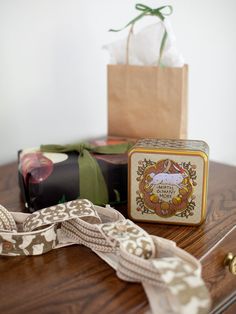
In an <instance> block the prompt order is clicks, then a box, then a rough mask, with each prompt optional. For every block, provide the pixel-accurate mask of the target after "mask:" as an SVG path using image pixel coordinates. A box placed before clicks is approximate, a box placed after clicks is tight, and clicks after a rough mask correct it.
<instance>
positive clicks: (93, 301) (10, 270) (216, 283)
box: [0, 163, 236, 314]
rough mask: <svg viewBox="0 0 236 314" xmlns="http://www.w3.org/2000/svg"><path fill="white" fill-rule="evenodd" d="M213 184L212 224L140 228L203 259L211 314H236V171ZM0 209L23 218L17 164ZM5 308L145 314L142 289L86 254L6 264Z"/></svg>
mask: <svg viewBox="0 0 236 314" xmlns="http://www.w3.org/2000/svg"><path fill="white" fill-rule="evenodd" d="M209 180H210V181H209V193H208V214H207V220H206V222H205V223H204V224H203V225H201V226H200V227H183V226H170V225H159V224H144V223H143V224H140V225H141V227H143V228H144V229H145V230H147V231H148V232H149V233H151V234H155V235H158V236H162V237H166V238H168V239H172V240H174V241H176V242H177V244H178V245H179V246H180V247H181V248H183V249H185V250H187V251H188V252H190V253H192V254H193V255H194V256H196V257H197V258H200V259H201V261H202V264H203V277H204V279H205V280H206V282H207V285H208V287H209V290H210V293H211V296H212V300H213V307H212V312H213V313H222V312H225V313H236V303H235V301H236V276H233V275H232V274H231V273H230V272H229V270H228V269H227V268H226V267H224V265H223V259H224V256H225V255H226V253H227V252H228V251H229V250H231V251H234V253H235V254H236V227H235V226H236V167H231V166H226V165H223V164H219V163H211V164H210V179H209ZM0 204H2V205H3V206H5V207H6V208H8V209H9V210H11V211H21V210H24V206H23V203H22V202H21V199H20V192H19V188H18V183H17V164H16V163H12V164H9V165H6V166H2V167H0ZM0 301H1V302H0V313H2V314H7V313H9V314H10V313H12V314H17V313H25V314H26V313H39V314H40V313H44V314H45V313H57V314H58V313H63V314H67V313H144V311H145V310H146V309H147V299H146V296H145V293H144V291H143V289H142V287H141V285H140V284H131V283H128V282H124V281H121V280H120V279H118V278H117V276H116V274H115V272H114V270H113V269H112V268H111V267H109V266H108V265H107V264H106V263H105V262H103V261H102V260H101V259H100V258H98V257H97V256H96V255H95V254H94V253H92V252H91V250H89V249H87V248H86V247H83V246H72V247H67V248H62V249H59V250H54V251H51V252H49V253H47V254H45V255H42V256H33V257H3V256H1V257H0ZM226 308H227V310H226ZM189 314H191V313H189Z"/></svg>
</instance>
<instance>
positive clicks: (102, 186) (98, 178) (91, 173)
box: [40, 143, 132, 205]
mask: <svg viewBox="0 0 236 314" xmlns="http://www.w3.org/2000/svg"><path fill="white" fill-rule="evenodd" d="M131 146H132V145H131V144H130V143H121V144H114V145H106V146H93V145H91V144H89V143H78V144H69V145H64V146H63V145H54V144H49V145H41V146H40V150H41V151H42V152H48V153H68V152H78V153H79V157H78V164H79V184H80V198H86V199H89V200H90V201H91V202H92V203H94V204H97V205H104V204H107V203H108V200H109V198H108V190H107V185H106V182H105V179H104V177H103V174H102V171H101V169H100V167H99V165H98V163H97V161H96V159H95V158H93V156H92V155H91V154H90V153H98V154H122V153H125V152H127V151H128V149H129V148H131Z"/></svg>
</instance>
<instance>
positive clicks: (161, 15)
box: [109, 3, 173, 65]
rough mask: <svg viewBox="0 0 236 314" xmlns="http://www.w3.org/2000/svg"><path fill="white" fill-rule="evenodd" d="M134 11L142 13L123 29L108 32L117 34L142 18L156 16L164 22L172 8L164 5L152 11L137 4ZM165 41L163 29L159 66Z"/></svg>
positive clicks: (165, 32)
mask: <svg viewBox="0 0 236 314" xmlns="http://www.w3.org/2000/svg"><path fill="white" fill-rule="evenodd" d="M135 9H136V10H138V11H141V12H142V13H140V14H139V15H138V16H136V17H135V18H134V19H132V20H131V21H130V22H129V23H128V24H126V25H125V26H124V27H122V28H121V29H110V30H109V31H110V32H119V31H121V30H123V29H125V28H127V27H129V26H131V27H133V26H134V24H135V23H136V22H137V21H139V20H140V19H142V18H143V17H144V16H157V17H158V18H159V19H160V20H161V21H162V22H163V21H164V20H165V17H166V16H168V15H171V14H172V12H173V7H172V6H171V5H164V6H161V7H159V8H156V9H152V8H150V7H148V6H147V5H144V4H141V3H137V4H136V5H135ZM166 9H168V10H169V11H168V12H165V11H164V10H166ZM166 39H167V31H166V29H165V31H164V35H163V37H162V41H161V45H160V52H159V61H158V63H159V65H160V62H161V58H162V54H163V50H164V47H165V43H166Z"/></svg>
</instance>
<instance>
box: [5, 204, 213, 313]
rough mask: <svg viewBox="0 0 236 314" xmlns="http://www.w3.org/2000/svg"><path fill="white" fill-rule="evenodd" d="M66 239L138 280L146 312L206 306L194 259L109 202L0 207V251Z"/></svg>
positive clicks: (33, 250)
mask: <svg viewBox="0 0 236 314" xmlns="http://www.w3.org/2000/svg"><path fill="white" fill-rule="evenodd" d="M19 228H20V230H21V231H18V229H19ZM71 244H83V245H85V246H87V247H89V248H91V249H92V250H93V251H94V252H95V253H96V254H97V255H98V256H100V257H101V258H102V259H103V260H104V261H106V262H107V263H108V264H109V265H110V266H111V267H113V268H114V269H115V270H116V273H117V276H118V277H119V278H120V279H122V280H125V281H130V282H140V283H142V285H143V287H144V290H145V292H146V294H147V297H148V299H149V304H150V310H151V312H152V313H158V314H164V313H170V314H172V313H181V314H189V313H196V314H204V313H208V311H209V307H210V298H209V293H208V291H207V289H206V287H205V284H204V282H203V280H202V278H201V264H200V262H199V261H198V260H196V259H195V258H194V257H193V256H192V255H190V254H188V253H187V252H185V251H183V250H182V249H180V248H178V247H176V245H175V243H174V242H173V241H170V240H166V239H163V238H160V237H156V236H152V235H149V234H148V233H147V232H146V231H144V230H143V229H141V228H140V227H139V226H137V225H136V224H134V223H133V222H132V221H130V220H127V219H125V218H124V217H123V216H122V215H121V214H120V213H119V212H118V211H116V210H115V209H113V208H111V207H110V206H107V207H106V208H103V207H99V206H94V205H93V204H92V203H91V202H90V201H88V200H76V201H71V202H67V203H64V204H59V205H56V206H52V207H48V208H44V209H42V210H40V211H37V212H35V213H33V214H23V213H10V212H8V211H7V210H6V209H5V208H4V207H2V206H1V207H0V254H1V255H7V256H17V255H39V254H43V253H46V252H48V251H50V250H52V249H57V248H59V247H62V246H68V245H71Z"/></svg>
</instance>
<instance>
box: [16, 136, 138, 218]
mask: <svg viewBox="0 0 236 314" xmlns="http://www.w3.org/2000/svg"><path fill="white" fill-rule="evenodd" d="M131 146H132V144H131V143H130V142H128V141H127V140H126V139H120V138H107V139H103V140H93V141H90V142H89V143H82V144H81V143H80V144H73V145H66V146H60V145H45V146H44V145H43V146H41V148H36V149H35V148H34V149H25V150H21V151H19V153H18V174H19V185H20V189H21V194H22V197H23V200H24V202H25V207H26V208H28V210H29V211H30V212H34V211H36V210H39V209H41V208H45V207H48V206H52V205H55V204H59V203H63V202H66V201H70V200H74V199H78V198H88V199H90V200H91V201H92V202H94V203H95V204H97V205H104V204H105V203H110V204H113V205H114V204H119V203H124V202H127V162H128V159H127V151H128V149H129V148H130V147H131Z"/></svg>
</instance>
